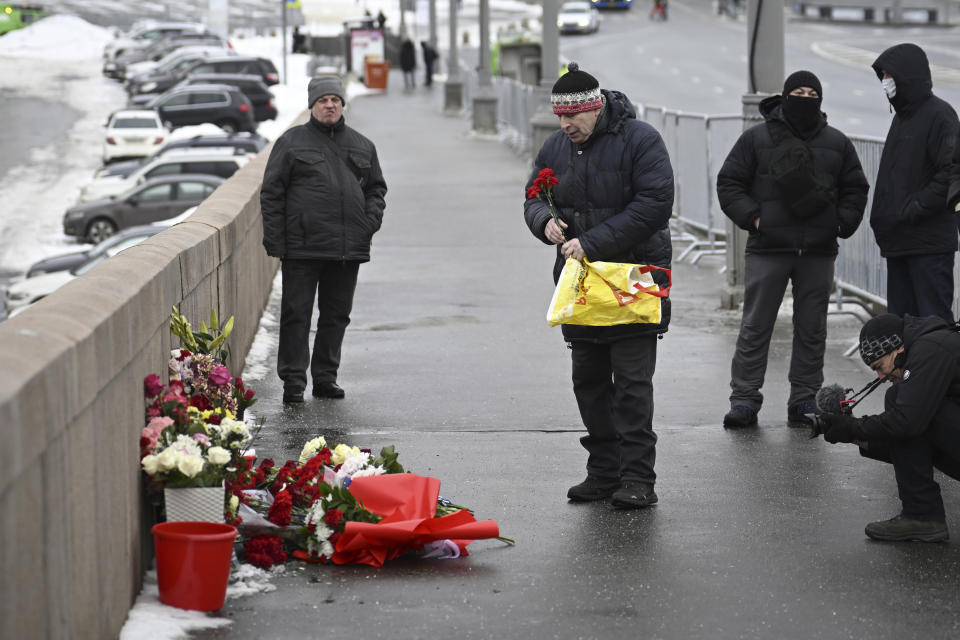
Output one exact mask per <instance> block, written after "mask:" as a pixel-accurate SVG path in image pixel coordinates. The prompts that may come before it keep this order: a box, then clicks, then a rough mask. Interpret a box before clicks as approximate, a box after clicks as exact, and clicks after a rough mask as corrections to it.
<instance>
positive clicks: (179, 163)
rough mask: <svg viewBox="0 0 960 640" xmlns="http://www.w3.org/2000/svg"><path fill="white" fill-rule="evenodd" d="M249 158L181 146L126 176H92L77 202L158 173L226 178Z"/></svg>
mask: <svg viewBox="0 0 960 640" xmlns="http://www.w3.org/2000/svg"><path fill="white" fill-rule="evenodd" d="M249 160H250V157H249V156H248V155H235V154H231V153H224V152H222V151H219V152H217V151H213V152H210V151H206V150H205V149H184V150H181V151H177V152H174V153H168V154H164V155H162V156H160V157H159V158H156V159H154V160H152V161H151V162H148V163H147V164H145V165H143V166H142V167H140V168H139V169H137V170H136V171H134V172H133V173H131V174H129V175H128V176H126V177H120V176H106V177H103V178H95V179H94V180H93V181H92V182H90V183H89V184H87V185H86V186H85V187H83V189H81V190H80V197H79V198H78V199H77V202H78V203H81V202H90V201H91V200H102V199H104V198H109V197H110V196H119V195H120V194H122V193H126V192H127V191H130V190H131V189H133V188H134V187H135V186H137V185H139V184H140V183H141V182H145V181H147V180H149V179H150V178H156V177H158V176H169V175H179V174H181V173H201V174H204V175H211V176H219V177H221V178H224V179H226V178H229V177H230V176H232V175H233V174H234V173H236V171H237V169H239V168H240V167H242V166H243V165H245V164H246V163H247V162H249Z"/></svg>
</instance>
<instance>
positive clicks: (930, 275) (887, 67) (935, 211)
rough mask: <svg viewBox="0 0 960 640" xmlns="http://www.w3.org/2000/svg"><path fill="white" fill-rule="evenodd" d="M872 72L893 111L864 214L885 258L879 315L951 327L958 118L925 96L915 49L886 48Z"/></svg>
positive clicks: (927, 90) (929, 91) (927, 83)
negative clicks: (883, 310)
mask: <svg viewBox="0 0 960 640" xmlns="http://www.w3.org/2000/svg"><path fill="white" fill-rule="evenodd" d="M873 70H874V71H875V72H876V74H877V77H878V78H879V79H880V81H881V82H882V84H883V89H884V91H885V92H886V94H887V99H888V100H889V102H890V104H891V105H892V106H893V109H894V110H895V111H896V115H894V117H893V122H891V123H890V130H889V131H888V132H887V139H886V141H885V142H884V145H883V154H882V155H881V157H880V168H879V170H878V171H877V181H876V187H875V192H874V195H873V207H872V208H871V210H870V226H871V227H873V233H874V236H875V237H876V239H877V244H878V245H879V246H880V255H882V256H883V257H884V258H886V259H887V310H888V311H890V313H894V314H896V315H900V316H902V315H904V314H910V315H912V316H939V317H941V318H943V319H944V320H946V321H947V322H953V309H952V307H953V292H954V282H953V263H954V258H955V254H956V252H957V246H958V245H957V221H956V220H955V216H956V214H955V213H954V207H951V206H948V204H947V195H948V190H949V186H950V172H951V165H952V162H953V151H954V145H955V144H956V141H957V134H958V132H960V121H958V120H957V113H956V111H954V110H953V107H951V106H950V105H949V104H947V103H946V102H944V101H943V100H941V99H940V98H938V97H937V96H935V95H933V80H932V78H931V75H930V64H929V63H928V62H927V55H926V54H925V53H924V51H923V49H921V48H920V47H918V46H917V45H915V44H910V43H905V44H898V45H895V46H893V47H890V48H889V49H887V50H886V51H884V52H883V53H881V54H880V57H878V58H877V59H876V61H875V62H874V63H873ZM956 197H957V196H956V193H955V194H954V198H955V199H956Z"/></svg>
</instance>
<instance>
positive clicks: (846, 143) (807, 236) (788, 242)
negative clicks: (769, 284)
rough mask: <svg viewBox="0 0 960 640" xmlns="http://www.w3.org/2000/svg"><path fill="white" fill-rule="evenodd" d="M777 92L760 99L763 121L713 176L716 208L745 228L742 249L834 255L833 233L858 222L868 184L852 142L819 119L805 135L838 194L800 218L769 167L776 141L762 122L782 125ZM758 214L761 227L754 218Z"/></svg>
mask: <svg viewBox="0 0 960 640" xmlns="http://www.w3.org/2000/svg"><path fill="white" fill-rule="evenodd" d="M781 100H782V98H781V96H770V97H769V98H766V99H764V100H763V101H762V102H761V103H760V113H761V115H762V116H763V117H764V119H765V122H763V123H762V124H758V125H756V126H753V127H751V128H749V129H747V130H746V131H744V132H743V134H741V136H740V138H739V139H738V140H737V142H736V143H735V144H734V145H733V148H732V149H731V150H730V153H729V154H727V158H726V160H725V161H724V163H723V166H722V167H721V168H720V172H719V173H718V174H717V198H718V199H719V202H720V208H721V209H722V210H723V212H724V214H726V216H727V217H728V218H730V219H731V220H732V221H733V223H734V224H736V225H737V226H738V227H740V228H741V229H744V230H746V231H747V232H749V234H750V235H749V236H748V237H747V246H746V252H747V253H795V254H804V253H815V254H824V255H837V237H841V238H849V237H850V236H852V235H853V233H854V232H855V231H856V230H857V227H858V226H860V221H861V220H862V219H863V212H864V209H865V207H866V206H867V191H868V190H869V188H870V186H869V184H868V183H867V179H866V177H864V175H863V168H862V167H861V166H860V158H859V157H858V156H857V152H856V150H855V149H854V148H853V143H852V142H850V139H849V138H847V136H845V135H844V134H843V133H841V132H840V131H839V130H837V129H834V128H833V127H831V126H830V125H828V124H827V120H826V116H825V115H821V120H820V123H819V124H818V125H817V127H815V128H814V129H813V130H812V131H811V132H810V134H809V135H808V136H807V137H806V138H805V139H804V142H805V143H806V145H807V147H809V148H810V151H811V153H812V155H813V158H814V161H815V162H816V163H817V165H818V166H819V167H820V169H821V170H822V171H823V173H824V175H825V176H826V177H828V178H832V179H833V181H834V182H833V185H832V187H833V188H835V189H836V193H837V198H836V203H835V204H834V205H833V206H830V207H827V208H825V209H823V210H822V211H820V212H819V213H817V214H815V215H813V216H811V217H808V218H800V217H798V216H796V215H794V213H793V212H791V210H790V209H789V207H788V206H787V205H786V204H785V203H784V201H783V198H782V196H781V193H780V190H779V189H778V187H777V185H776V183H775V182H774V180H773V178H772V177H771V176H770V174H769V172H768V169H769V166H770V163H771V160H772V158H773V153H774V149H775V148H776V143H775V142H774V139H773V137H772V136H771V135H770V130H769V127H768V126H767V123H766V121H776V122H780V123H783V124H784V125H786V127H787V128H788V129H789V130H790V131H791V132H794V134H795V135H797V137H798V138H802V137H801V136H800V135H799V134H796V132H795V130H794V129H793V127H791V126H790V124H789V123H788V122H787V120H786V119H785V118H784V116H783V109H782V107H781ZM757 218H760V228H759V229H757V228H756V227H754V224H753V221H754V220H755V219H757Z"/></svg>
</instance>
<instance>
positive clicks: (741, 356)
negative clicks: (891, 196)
mask: <svg viewBox="0 0 960 640" xmlns="http://www.w3.org/2000/svg"><path fill="white" fill-rule="evenodd" d="M822 102H823V89H822V87H821V85H820V80H819V79H818V78H817V76H816V75H814V74H813V73H811V72H809V71H797V72H795V73H793V74H791V75H790V76H789V77H788V78H787V79H786V81H785V82H784V83H783V93H782V94H781V95H779V96H771V97H769V98H766V99H764V100H763V102H761V103H760V114H761V115H762V116H763V118H764V120H765V122H763V123H761V124H758V125H756V126H753V127H751V128H749V129H747V130H746V131H744V132H743V134H742V135H741V136H740V138H739V139H738V140H737V142H736V143H735V144H734V145H733V148H732V149H731V150H730V153H729V154H728V155H727V158H726V160H725V161H724V163H723V166H722V167H721V169H720V172H719V174H718V175H717V196H718V198H719V201H720V207H721V208H722V209H723V212H724V214H726V216H727V217H728V218H730V219H731V220H732V221H733V223H734V224H736V225H737V226H738V227H740V228H741V229H744V230H746V231H747V232H748V233H749V234H750V235H749V237H748V238H747V246H746V261H745V268H744V281H745V282H744V292H743V318H742V320H741V322H740V334H739V336H738V337H737V346H736V351H735V353H734V356H733V361H732V363H731V365H730V411H729V412H728V413H727V414H726V415H724V417H723V426H724V427H728V428H729V427H734V428H735V427H750V426H753V425H756V424H757V412H758V411H760V407H761V405H762V403H763V395H762V394H761V392H760V389H761V387H763V381H764V376H765V375H766V371H767V357H768V355H769V349H770V338H771V336H772V335H773V327H774V324H775V323H776V320H777V311H778V310H779V308H780V304H781V303H782V302H783V295H784V292H785V291H786V288H787V282H788V281H789V282H791V283H792V285H793V348H792V352H791V355H790V372H789V374H788V377H789V381H790V396H789V398H788V400H787V423H788V424H789V425H790V426H809V425H810V424H811V420H810V418H808V417H806V415H805V414H807V413H811V412H813V411H814V410H815V407H816V405H815V402H814V398H815V396H816V393H817V390H818V389H819V388H820V386H821V385H822V384H823V356H824V351H825V349H826V340H827V304H828V302H829V296H830V288H831V286H832V284H833V269H834V261H835V260H836V257H837V248H838V246H837V237H840V238H849V237H850V236H852V235H853V233H854V232H855V231H856V230H857V227H858V226H859V225H860V221H861V220H862V218H863V211H864V208H865V207H866V204H867V190H868V189H869V186H868V184H867V180H866V178H865V177H864V175H863V169H862V168H861V166H860V159H859V158H858V157H857V152H856V150H854V148H853V143H851V142H850V140H849V138H847V136H845V135H844V134H843V133H841V132H840V131H839V130H837V129H834V128H833V127H831V126H829V125H828V124H827V119H826V115H825V114H824V113H823V112H822V111H821V110H820V107H821V104H822Z"/></svg>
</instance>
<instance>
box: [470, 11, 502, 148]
mask: <svg viewBox="0 0 960 640" xmlns="http://www.w3.org/2000/svg"><path fill="white" fill-rule="evenodd" d="M479 51H480V54H479V55H480V60H479V64H478V65H477V85H478V86H477V94H476V96H474V98H473V130H474V131H476V132H478V133H496V132H497V94H496V92H494V90H493V84H492V82H491V78H490V0H480V48H479Z"/></svg>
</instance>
